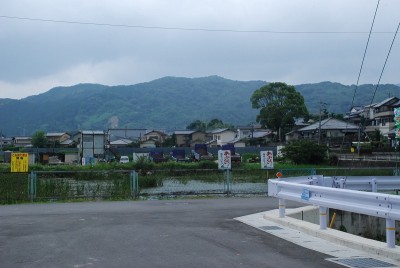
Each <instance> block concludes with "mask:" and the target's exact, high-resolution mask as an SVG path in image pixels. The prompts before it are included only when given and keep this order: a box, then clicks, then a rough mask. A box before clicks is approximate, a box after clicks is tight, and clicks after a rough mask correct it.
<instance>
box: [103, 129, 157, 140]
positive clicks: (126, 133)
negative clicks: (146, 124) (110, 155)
mask: <svg viewBox="0 0 400 268" xmlns="http://www.w3.org/2000/svg"><path fill="white" fill-rule="evenodd" d="M149 131H150V130H148V129H145V128H110V129H108V131H107V133H108V140H109V142H110V143H111V142H113V141H116V140H120V139H128V140H131V141H141V140H142V138H143V136H144V135H145V134H146V133H147V132H149Z"/></svg>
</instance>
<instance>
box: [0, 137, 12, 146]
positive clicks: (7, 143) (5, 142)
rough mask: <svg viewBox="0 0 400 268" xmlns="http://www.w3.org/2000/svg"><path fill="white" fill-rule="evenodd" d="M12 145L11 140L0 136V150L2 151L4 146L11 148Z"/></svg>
mask: <svg viewBox="0 0 400 268" xmlns="http://www.w3.org/2000/svg"><path fill="white" fill-rule="evenodd" d="M12 144H13V139H12V138H7V137H4V136H2V135H0V150H2V149H3V148H4V147H6V146H12Z"/></svg>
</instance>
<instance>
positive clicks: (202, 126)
mask: <svg viewBox="0 0 400 268" xmlns="http://www.w3.org/2000/svg"><path fill="white" fill-rule="evenodd" d="M206 128H207V123H206V122H204V121H201V120H195V121H193V122H192V123H190V124H189V125H188V126H187V127H186V129H188V130H200V131H205V130H206Z"/></svg>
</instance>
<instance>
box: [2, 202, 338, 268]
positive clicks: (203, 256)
mask: <svg viewBox="0 0 400 268" xmlns="http://www.w3.org/2000/svg"><path fill="white" fill-rule="evenodd" d="M277 206H278V204H277V200H276V199H273V198H265V197H264V198H222V199H192V200H155V201H127V202H87V203H65V204H58V203H54V204H27V205H11V206H0V266H1V267H185V268H186V267H280V268H284V267H342V266H339V265H337V264H335V263H332V262H328V261H326V260H325V258H328V257H329V256H327V255H324V254H321V253H317V252H314V251H311V250H308V249H305V248H302V247H299V246H297V245H295V244H292V243H290V242H287V241H285V240H282V239H280V238H277V237H275V236H272V235H270V234H268V233H266V232H262V231H260V230H258V229H255V228H252V227H250V226H247V225H245V224H243V223H241V222H239V221H236V220H234V219H233V218H235V217H239V216H244V215H248V214H252V213H256V212H261V211H265V210H269V209H276V208H277ZM293 206H296V204H295V203H289V204H288V207H293Z"/></svg>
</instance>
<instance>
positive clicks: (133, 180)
mask: <svg viewBox="0 0 400 268" xmlns="http://www.w3.org/2000/svg"><path fill="white" fill-rule="evenodd" d="M129 182H130V191H131V196H132V197H133V198H136V197H137V195H138V192H139V179H138V173H137V172H136V171H135V170H133V171H131V175H130V181H129Z"/></svg>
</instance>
